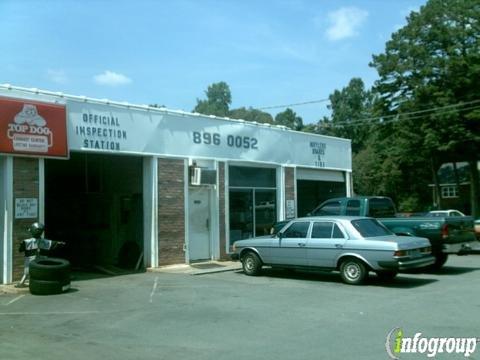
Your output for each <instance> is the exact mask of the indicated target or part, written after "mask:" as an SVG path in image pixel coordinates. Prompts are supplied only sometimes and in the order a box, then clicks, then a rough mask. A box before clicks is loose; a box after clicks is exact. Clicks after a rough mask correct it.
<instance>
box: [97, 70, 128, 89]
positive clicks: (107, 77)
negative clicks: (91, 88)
mask: <svg viewBox="0 0 480 360" xmlns="http://www.w3.org/2000/svg"><path fill="white" fill-rule="evenodd" d="M93 80H94V81H95V82H96V83H97V84H99V85H107V86H121V85H127V84H130V83H131V82H132V80H131V79H130V78H128V77H127V76H125V75H123V74H118V73H116V72H113V71H110V70H105V71H104V72H103V73H102V74H98V75H95V76H94V77H93Z"/></svg>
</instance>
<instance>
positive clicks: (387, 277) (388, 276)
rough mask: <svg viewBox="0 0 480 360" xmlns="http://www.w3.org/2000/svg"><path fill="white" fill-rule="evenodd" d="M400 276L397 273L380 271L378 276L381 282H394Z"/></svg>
mask: <svg viewBox="0 0 480 360" xmlns="http://www.w3.org/2000/svg"><path fill="white" fill-rule="evenodd" d="M397 275H398V272H396V271H378V272H377V276H378V278H379V279H380V281H392V280H393V279H395V277H396V276H397Z"/></svg>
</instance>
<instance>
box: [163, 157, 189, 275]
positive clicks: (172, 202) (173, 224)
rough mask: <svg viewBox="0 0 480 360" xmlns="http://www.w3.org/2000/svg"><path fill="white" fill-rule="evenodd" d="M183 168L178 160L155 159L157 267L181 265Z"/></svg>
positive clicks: (183, 203) (183, 261)
mask: <svg viewBox="0 0 480 360" xmlns="http://www.w3.org/2000/svg"><path fill="white" fill-rule="evenodd" d="M184 169H185V164H184V161H183V160H178V159H158V251H159V260H158V262H159V265H160V266H162V265H171V264H184V263H185V252H184V251H183V246H184V244H185V179H184V174H185V173H184Z"/></svg>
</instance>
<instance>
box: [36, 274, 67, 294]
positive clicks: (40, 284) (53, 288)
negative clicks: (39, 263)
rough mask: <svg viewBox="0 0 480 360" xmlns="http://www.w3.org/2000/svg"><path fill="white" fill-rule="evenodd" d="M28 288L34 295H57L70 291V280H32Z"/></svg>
mask: <svg viewBox="0 0 480 360" xmlns="http://www.w3.org/2000/svg"><path fill="white" fill-rule="evenodd" d="M28 287H29V289H30V293H32V294H33V295H55V294H61V293H63V292H65V291H68V290H69V289H70V280H64V281H48V280H38V279H32V278H30V281H29V284H28Z"/></svg>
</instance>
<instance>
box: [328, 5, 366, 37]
mask: <svg viewBox="0 0 480 360" xmlns="http://www.w3.org/2000/svg"><path fill="white" fill-rule="evenodd" d="M367 17H368V12H367V11H365V10H362V9H359V8H356V7H342V8H340V9H338V10H335V11H332V12H330V13H329V14H328V22H329V23H330V27H329V28H328V29H327V38H328V39H329V40H331V41H337V40H342V39H346V38H349V37H353V36H355V35H357V33H358V28H359V27H360V26H361V25H362V24H363V23H364V22H365V20H366V18H367Z"/></svg>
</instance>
